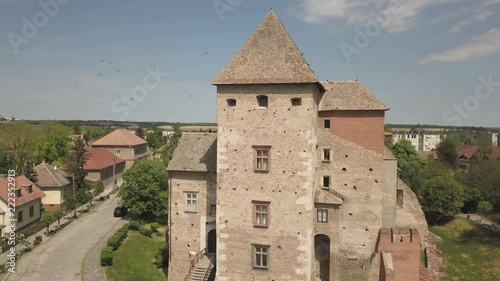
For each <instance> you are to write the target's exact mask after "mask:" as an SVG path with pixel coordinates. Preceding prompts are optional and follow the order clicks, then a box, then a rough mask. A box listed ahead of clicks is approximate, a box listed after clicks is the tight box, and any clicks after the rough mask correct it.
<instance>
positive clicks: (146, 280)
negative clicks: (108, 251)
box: [106, 231, 166, 281]
mask: <svg viewBox="0 0 500 281" xmlns="http://www.w3.org/2000/svg"><path fill="white" fill-rule="evenodd" d="M164 246H165V242H164V241H154V240H153V239H151V238H149V237H146V236H144V235H142V234H140V233H139V232H136V231H129V233H128V237H127V238H126V239H125V241H123V244H122V245H121V246H120V248H118V250H116V252H115V254H114V256H113V265H112V266H110V267H107V268H106V276H107V279H108V281H139V280H140V281H165V280H166V277H165V274H164V273H163V271H162V270H161V269H158V268H156V266H155V265H154V260H155V255H156V253H157V252H158V250H159V249H161V248H163V247H164Z"/></svg>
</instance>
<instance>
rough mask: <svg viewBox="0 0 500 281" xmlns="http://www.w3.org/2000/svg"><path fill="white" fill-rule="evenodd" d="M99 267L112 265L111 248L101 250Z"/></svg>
mask: <svg viewBox="0 0 500 281" xmlns="http://www.w3.org/2000/svg"><path fill="white" fill-rule="evenodd" d="M101 265H102V266H107V265H113V248H111V247H104V248H102V249H101Z"/></svg>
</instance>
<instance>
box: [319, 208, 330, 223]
mask: <svg viewBox="0 0 500 281" xmlns="http://www.w3.org/2000/svg"><path fill="white" fill-rule="evenodd" d="M317 221H318V222H328V209H317Z"/></svg>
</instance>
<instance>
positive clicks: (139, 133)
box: [135, 128, 145, 139]
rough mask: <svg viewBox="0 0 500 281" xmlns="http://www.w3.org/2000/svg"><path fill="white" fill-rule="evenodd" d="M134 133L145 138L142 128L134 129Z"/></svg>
mask: <svg viewBox="0 0 500 281" xmlns="http://www.w3.org/2000/svg"><path fill="white" fill-rule="evenodd" d="M135 135H136V136H138V137H140V138H141V139H144V138H145V134H144V130H143V129H142V128H137V129H136V130H135Z"/></svg>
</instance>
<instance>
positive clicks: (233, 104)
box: [227, 99, 236, 106]
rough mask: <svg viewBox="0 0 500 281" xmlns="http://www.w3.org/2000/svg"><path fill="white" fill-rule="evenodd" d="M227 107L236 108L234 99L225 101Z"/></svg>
mask: <svg viewBox="0 0 500 281" xmlns="http://www.w3.org/2000/svg"><path fill="white" fill-rule="evenodd" d="M227 105H228V106H236V100H235V99H227Z"/></svg>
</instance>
